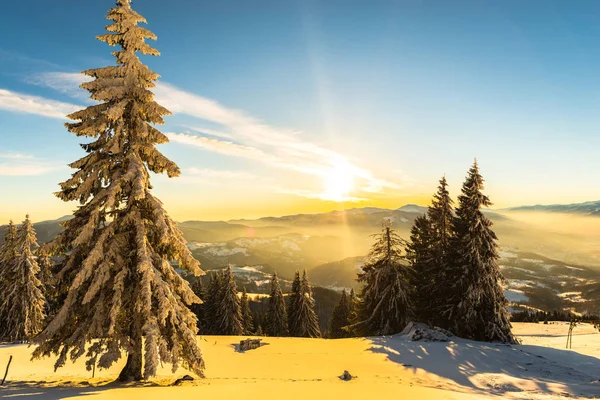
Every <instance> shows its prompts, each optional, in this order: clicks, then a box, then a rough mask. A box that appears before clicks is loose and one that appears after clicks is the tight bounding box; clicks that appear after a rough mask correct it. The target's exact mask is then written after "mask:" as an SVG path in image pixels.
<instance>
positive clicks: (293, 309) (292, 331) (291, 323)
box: [287, 271, 302, 337]
mask: <svg viewBox="0 0 600 400" xmlns="http://www.w3.org/2000/svg"><path fill="white" fill-rule="evenodd" d="M301 286H302V281H301V280H300V271H296V272H295V273H294V280H293V281H292V288H291V290H290V294H289V295H288V298H287V321H288V323H287V325H288V332H289V335H290V336H292V337H298V336H300V334H299V332H300V326H299V325H298V320H299V317H298V308H299V307H298V305H299V303H298V299H299V298H300V287H301Z"/></svg>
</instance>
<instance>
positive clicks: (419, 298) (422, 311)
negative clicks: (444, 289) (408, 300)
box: [406, 215, 437, 323]
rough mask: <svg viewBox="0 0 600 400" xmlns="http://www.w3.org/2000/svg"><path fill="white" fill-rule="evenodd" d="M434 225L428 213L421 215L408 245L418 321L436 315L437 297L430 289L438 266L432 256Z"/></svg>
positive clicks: (407, 254)
mask: <svg viewBox="0 0 600 400" xmlns="http://www.w3.org/2000/svg"><path fill="white" fill-rule="evenodd" d="M432 231H433V227H432V224H431V221H430V220H429V218H427V216H426V215H419V216H418V217H417V218H415V222H414V224H413V226H412V228H411V230H410V242H409V243H408V246H407V252H406V258H407V259H408V261H409V262H410V265H411V267H412V273H411V275H410V277H411V283H412V286H413V291H414V295H413V303H414V311H415V318H416V320H417V321H420V322H425V323H431V320H432V319H433V318H434V317H435V316H436V314H435V309H434V301H436V300H437V299H435V298H434V297H433V296H432V295H431V293H430V290H432V288H433V286H434V282H435V281H434V274H435V272H436V271H435V270H436V266H435V264H434V261H433V257H432V241H433V238H432V236H433V232H432Z"/></svg>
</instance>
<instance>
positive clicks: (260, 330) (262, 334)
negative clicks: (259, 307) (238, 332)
mask: <svg viewBox="0 0 600 400" xmlns="http://www.w3.org/2000/svg"><path fill="white" fill-rule="evenodd" d="M255 335H256V336H264V333H263V329H262V326H260V325H259V326H258V328H257V329H256V334H255Z"/></svg>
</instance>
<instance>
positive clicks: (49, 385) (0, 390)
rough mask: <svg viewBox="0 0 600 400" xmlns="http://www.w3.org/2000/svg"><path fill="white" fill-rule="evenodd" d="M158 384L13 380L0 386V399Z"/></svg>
mask: <svg viewBox="0 0 600 400" xmlns="http://www.w3.org/2000/svg"><path fill="white" fill-rule="evenodd" d="M158 386H160V385H159V384H157V383H154V382H140V383H120V382H115V381H107V382H103V383H100V384H97V385H92V384H90V383H89V382H87V381H80V382H71V381H60V383H58V382H54V383H53V382H46V383H42V382H27V381H14V382H6V383H5V384H4V386H0V399H5V398H6V399H8V398H31V399H40V400H42V399H43V400H55V399H64V398H70V397H79V396H82V397H83V396H88V395H93V394H97V393H100V392H104V391H106V390H112V389H124V388H133V387H135V388H139V387H158Z"/></svg>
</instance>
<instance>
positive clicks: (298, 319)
mask: <svg viewBox="0 0 600 400" xmlns="http://www.w3.org/2000/svg"><path fill="white" fill-rule="evenodd" d="M290 306H291V307H293V309H294V313H293V316H294V320H292V321H291V326H293V327H294V331H292V330H291V329H290V336H295V337H309V338H319V337H321V330H320V328H319V319H318V318H317V314H316V312H315V300H314V299H313V297H312V290H311V288H310V283H309V282H308V275H307V273H306V270H304V274H303V275H302V280H301V281H300V287H299V289H298V292H297V294H296V295H295V296H294V303H291V305H290Z"/></svg>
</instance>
